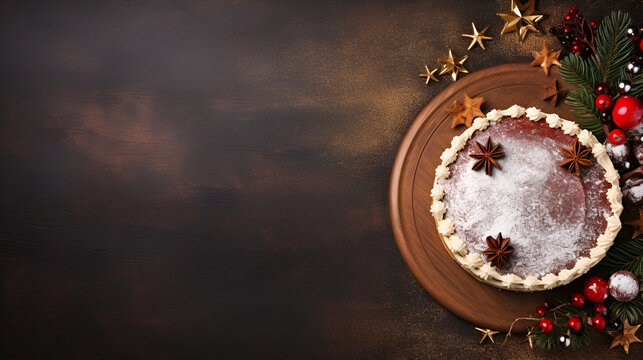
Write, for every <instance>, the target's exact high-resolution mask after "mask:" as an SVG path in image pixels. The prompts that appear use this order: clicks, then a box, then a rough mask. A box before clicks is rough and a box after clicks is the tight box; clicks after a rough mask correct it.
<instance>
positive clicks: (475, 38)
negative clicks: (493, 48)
mask: <svg viewBox="0 0 643 360" xmlns="http://www.w3.org/2000/svg"><path fill="white" fill-rule="evenodd" d="M471 27H473V34H462V36H464V37H468V38H471V39H472V40H471V44H469V47H468V48H467V50H471V48H472V47H473V46H474V45H475V44H476V43H477V44H478V45H480V47H481V48H482V50H486V49H485V48H484V44H483V43H482V40H492V39H493V38H492V37H491V36H486V35H484V33H485V31H487V29H489V25H487V26H485V28H484V29H482V31H480V32H478V29H476V24H474V23H471Z"/></svg>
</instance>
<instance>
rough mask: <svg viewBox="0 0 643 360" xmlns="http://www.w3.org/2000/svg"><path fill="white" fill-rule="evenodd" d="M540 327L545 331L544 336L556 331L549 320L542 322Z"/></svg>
mask: <svg viewBox="0 0 643 360" xmlns="http://www.w3.org/2000/svg"><path fill="white" fill-rule="evenodd" d="M603 320H605V319H603ZM539 325H540V328H541V329H542V330H543V334H549V333H550V332H552V331H554V323H553V322H552V321H551V320H549V319H542V320H540V324H539Z"/></svg>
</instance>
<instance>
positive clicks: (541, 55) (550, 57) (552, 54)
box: [530, 41, 561, 75]
mask: <svg viewBox="0 0 643 360" xmlns="http://www.w3.org/2000/svg"><path fill="white" fill-rule="evenodd" d="M559 56H560V50H558V51H550V50H549V47H548V46H547V41H545V42H544V43H543V49H542V50H540V52H536V51H535V52H534V61H532V62H531V64H530V65H531V66H540V67H542V68H543V70H544V71H545V75H549V68H550V67H551V66H552V65H556V66H560V65H561V64H560V61H558V57H559Z"/></svg>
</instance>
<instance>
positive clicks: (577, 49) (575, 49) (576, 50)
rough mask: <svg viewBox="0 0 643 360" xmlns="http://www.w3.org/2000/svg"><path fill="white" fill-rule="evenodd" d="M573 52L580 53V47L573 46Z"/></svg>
mask: <svg viewBox="0 0 643 360" xmlns="http://www.w3.org/2000/svg"><path fill="white" fill-rule="evenodd" d="M572 51H573V52H574V53H577V52H580V46H578V45H573V46H572Z"/></svg>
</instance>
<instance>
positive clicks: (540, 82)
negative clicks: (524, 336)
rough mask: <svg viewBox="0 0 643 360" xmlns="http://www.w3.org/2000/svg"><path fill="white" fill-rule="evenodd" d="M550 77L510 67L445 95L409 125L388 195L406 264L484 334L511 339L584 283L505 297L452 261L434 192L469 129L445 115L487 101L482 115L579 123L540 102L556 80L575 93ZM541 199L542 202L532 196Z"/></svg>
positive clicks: (469, 79) (483, 73) (473, 77)
mask: <svg viewBox="0 0 643 360" xmlns="http://www.w3.org/2000/svg"><path fill="white" fill-rule="evenodd" d="M551 70H552V71H550V74H549V76H545V74H544V72H543V70H542V68H540V67H531V66H529V64H527V63H518V64H506V65H500V66H495V67H491V68H488V69H485V70H480V71H477V72H475V73H473V74H470V75H466V76H464V77H462V78H461V79H460V80H458V81H457V82H455V83H453V84H452V85H451V86H449V87H448V88H446V89H445V90H444V91H442V92H441V93H440V94H438V96H436V97H435V98H434V99H433V100H431V102H430V103H429V104H428V105H427V106H426V107H425V108H424V109H423V110H422V112H421V113H420V114H419V115H418V117H417V118H416V119H415V121H414V122H413V124H412V125H411V127H410V129H409V131H408V133H407V134H406V136H405V137H404V140H403V141H402V145H401V146H400V149H399V150H398V153H397V157H396V160H395V165H394V166H393V172H392V174H391V184H390V192H389V201H390V215H391V221H392V224H393V231H394V233H395V239H396V241H397V244H398V246H399V248H400V252H401V253H402V256H403V257H404V260H405V261H406V263H407V264H408V266H409V268H410V269H411V272H413V274H414V275H415V277H416V278H417V280H418V281H419V282H420V283H421V284H422V286H423V287H424V288H425V289H426V290H427V291H428V292H429V294H431V296H433V298H434V299H435V300H436V301H438V302H439V303H440V304H441V305H442V306H444V307H445V308H447V309H448V310H449V311H451V312H452V313H454V314H456V315H457V316H459V317H461V318H463V319H465V320H467V321H469V322H471V323H473V324H475V325H477V326H480V327H484V328H490V329H494V330H500V331H506V330H508V328H509V326H510V324H511V322H512V321H513V320H514V319H515V318H517V317H521V316H528V315H530V314H531V313H532V312H533V311H534V310H535V308H536V307H537V306H538V305H542V304H543V303H544V302H545V301H555V300H557V299H561V298H565V297H566V296H567V295H568V294H571V293H573V292H577V291H580V290H581V289H582V283H581V281H582V279H581V280H576V281H574V282H572V283H571V284H569V285H567V286H563V287H560V288H557V289H554V290H550V291H540V292H534V293H520V292H513V291H507V290H501V289H498V288H495V287H493V286H490V285H487V284H485V283H482V282H480V281H478V280H476V278H474V277H473V276H472V275H470V274H469V273H468V272H467V271H465V270H464V269H463V268H462V267H460V265H459V264H458V263H457V262H456V261H455V260H453V259H452V258H451V256H450V253H449V252H448V251H447V250H446V249H445V247H444V245H443V243H442V241H441V240H440V236H439V235H438V232H437V229H436V225H435V221H434V219H433V217H432V216H431V213H430V210H429V207H430V205H431V204H430V202H431V198H430V195H429V193H430V191H431V188H432V186H433V179H434V177H435V168H436V167H437V166H438V165H439V164H440V155H441V154H442V152H443V151H444V149H446V148H447V147H448V146H450V143H451V139H452V138H453V136H455V135H458V134H460V133H462V132H463V131H464V130H465V129H466V127H464V126H459V127H457V128H455V129H452V128H451V126H450V125H451V119H450V117H449V116H448V114H447V113H446V112H445V110H444V109H445V108H447V107H449V106H450V105H451V104H452V103H453V101H454V100H458V101H459V102H462V100H463V97H464V95H463V94H464V93H465V92H466V93H467V94H468V95H469V96H470V97H476V96H482V97H484V98H485V102H484V104H483V107H482V110H483V112H485V113H486V112H488V111H490V110H492V109H506V108H508V107H510V106H511V105H514V104H518V105H521V106H523V107H525V108H528V107H531V106H535V107H537V108H540V109H541V110H542V111H544V112H547V113H557V114H558V115H560V116H561V117H562V118H565V119H568V120H572V121H574V120H575V117H574V116H573V115H572V113H571V111H570V109H569V107H568V106H567V105H566V104H565V103H564V101H559V104H558V106H554V105H553V104H552V103H551V102H549V101H543V100H541V97H542V93H543V91H544V89H543V86H544V84H546V83H548V82H550V81H551V79H552V78H555V79H558V80H559V82H558V83H559V87H561V88H563V89H569V88H570V87H569V86H568V85H567V84H566V83H565V82H563V81H562V80H560V73H559V71H558V68H555V67H553V68H552V69H551ZM534 196H538V194H534ZM533 325H534V322H519V323H517V324H516V326H515V327H514V329H515V330H517V332H524V331H526V328H527V327H528V326H533Z"/></svg>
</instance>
